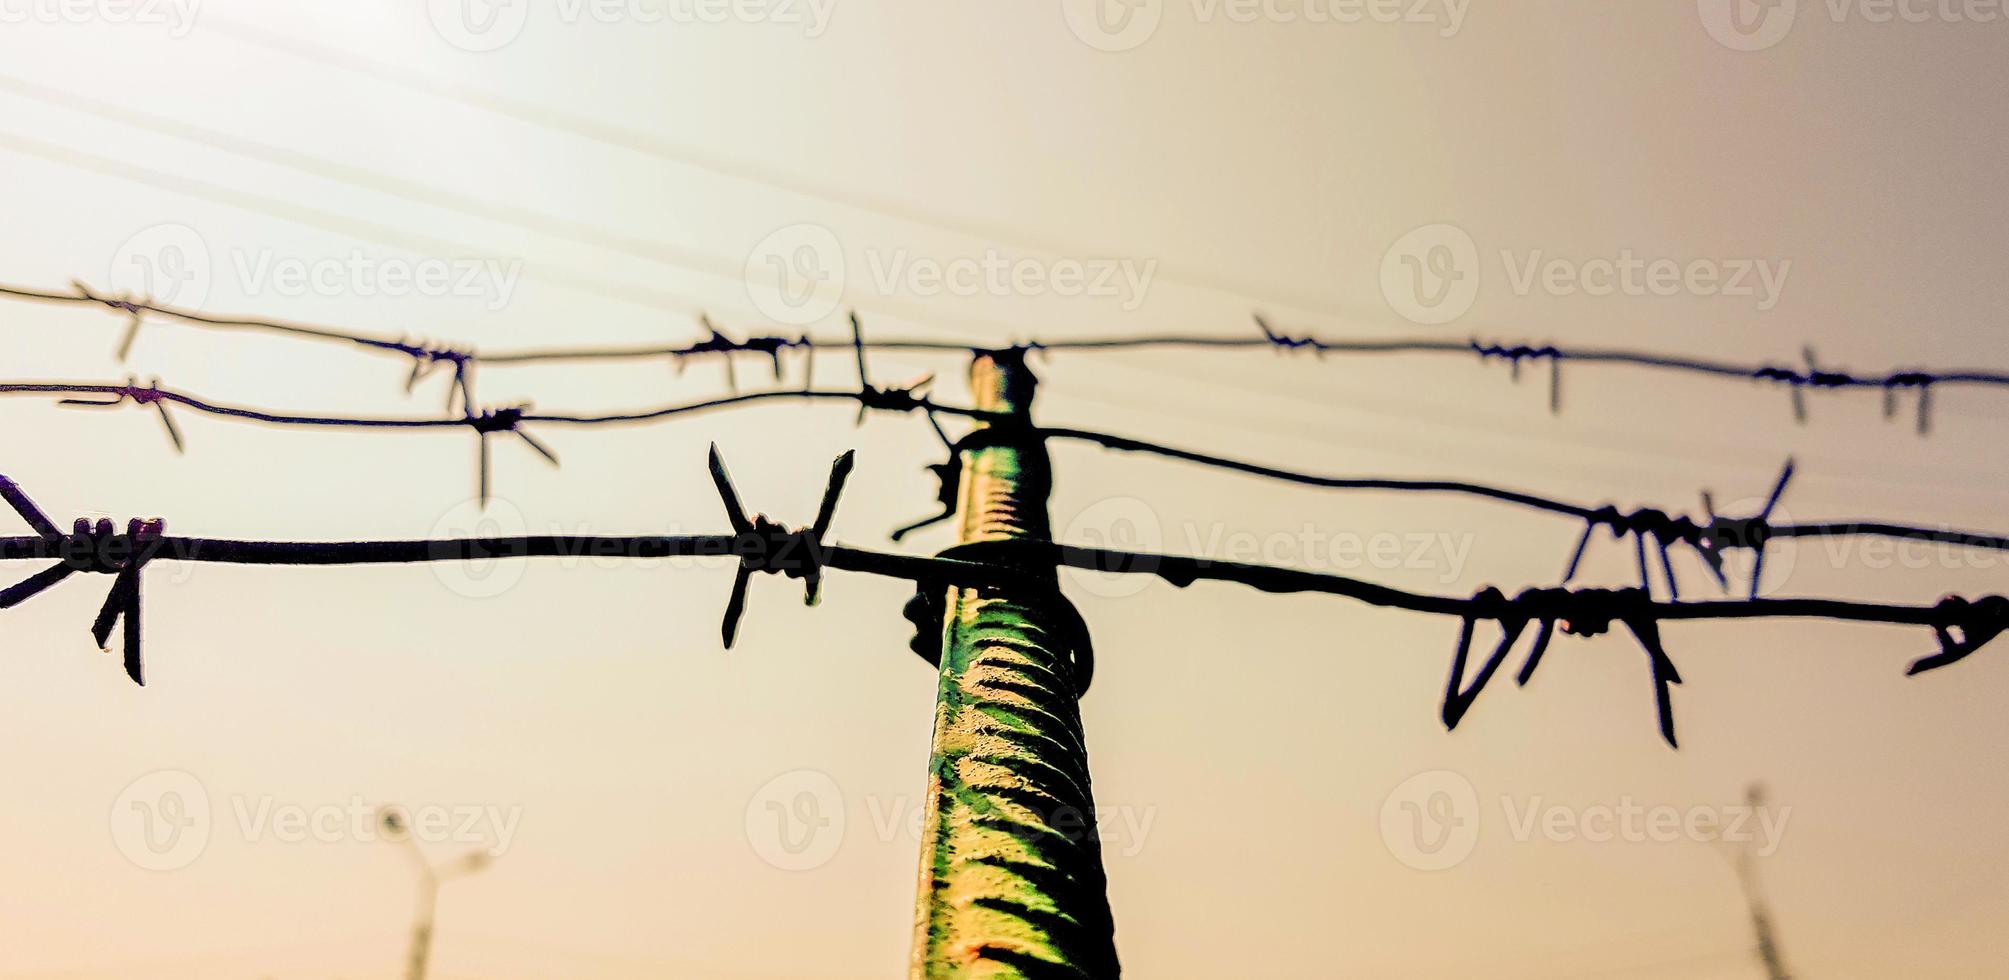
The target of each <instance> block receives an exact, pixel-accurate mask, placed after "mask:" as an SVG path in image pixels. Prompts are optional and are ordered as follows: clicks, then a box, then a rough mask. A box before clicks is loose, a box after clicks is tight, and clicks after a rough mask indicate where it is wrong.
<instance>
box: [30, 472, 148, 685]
mask: <svg viewBox="0 0 2009 980" xmlns="http://www.w3.org/2000/svg"><path fill="white" fill-rule="evenodd" d="M0 497H4V498H5V500H6V502H7V505H8V506H10V507H12V508H13V509H14V512H15V513H17V514H20V515H21V519H22V520H24V521H27V522H28V526H29V527H31V528H34V529H35V531H36V533H37V534H38V535H39V537H37V538H36V539H34V540H36V541H39V542H41V543H42V544H44V545H45V546H47V547H48V548H49V549H50V550H52V551H53V555H51V556H50V557H55V558H57V559H58V560H57V562H56V564H54V565H51V566H49V567H47V568H45V569H43V570H42V571H40V572H37V573H35V574H34V575H31V576H29V577H28V578H26V579H23V580H21V581H19V582H16V583H15V584H13V585H11V586H9V587H7V588H6V589H4V590H0V609H12V608H13V607H15V606H18V605H20V604H21V603H23V602H26V601H28V600H29V599H32V598H34V597H35V596H38V595H40V594H42V593H43V592H46V591H48V590H49V589H51V588H53V587H55V586H56V585H57V584H58V583H60V582H62V581H63V580H64V579H67V578H69V577H70V576H71V575H74V574H76V573H78V572H95V573H98V574H102V575H110V576H112V577H113V578H112V587H111V591H110V592H108V593H106V595H105V602H104V605H103V606H101V607H99V609H98V615H97V618H96V619H95V620H93V621H92V623H91V636H92V638H94V639H96V640H97V642H98V648H99V649H100V650H106V651H109V650H110V649H111V638H112V629H113V627H115V626H118V625H120V624H121V623H123V624H124V627H125V628H124V630H123V631H122V632H121V634H120V639H121V647H122V652H123V659H124V663H125V670H126V676H127V677H130V678H132V681H133V683H134V684H138V685H140V686H142V687H144V686H146V668H145V664H144V660H143V658H142V656H141V649H140V570H141V569H143V568H145V567H146V564H147V562H148V561H151V560H152V559H153V558H154V557H155V556H156V555H158V554H159V552H160V549H161V546H162V536H163V534H164V532H165V531H166V524H165V522H163V521H161V520H160V519H159V518H153V519H150V520H144V521H142V520H139V519H134V520H131V521H128V522H127V523H126V533H125V534H122V535H121V534H116V533H114V532H113V527H112V522H111V521H109V520H105V519H99V520H98V521H97V522H95V523H93V522H92V521H90V520H87V519H85V518H81V517H80V518H77V521H76V523H75V525H74V526H73V528H72V530H71V532H70V533H69V534H68V535H64V534H60V533H58V532H57V531H56V526H55V523H54V522H53V521H51V520H49V517H48V515H47V514H44V513H42V510H41V508H39V507H37V506H35V502H34V501H33V500H30V499H29V498H28V495H27V494H26V493H23V492H22V491H21V488H20V487H19V486H17V485H15V483H14V482H13V481H12V480H8V479H6V478H5V477H0Z"/></svg>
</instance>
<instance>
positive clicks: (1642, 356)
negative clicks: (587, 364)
mask: <svg viewBox="0 0 2009 980" xmlns="http://www.w3.org/2000/svg"><path fill="white" fill-rule="evenodd" d="M0 297H10V298H14V299H21V300H31V301H39V302H54V303H71V304H93V305H99V306H104V307H106V308H108V309H112V310H114V311H118V312H121V313H124V314H125V315H127V316H128V317H129V318H131V320H132V321H133V324H134V325H133V326H132V327H129V329H128V334H127V336H126V339H125V341H124V342H123V343H122V345H121V347H122V349H123V348H125V347H129V346H130V343H131V332H132V330H135V329H137V322H138V318H139V317H141V316H142V315H144V314H155V315H159V316H163V317H167V318H170V319H174V320H180V321H182V322H185V323H190V324H196V325H201V326H207V327H215V328H224V329H245V330H259V331H265V332H270V333H275V334H279V335H283V336H290V337H295V338H302V339H313V340H322V341H339V342H343V343H347V344H351V345H354V346H357V347H363V348H367V349H371V350H377V351H382V352H385V353H389V354H395V355H400V356H403V357H407V358H411V359H413V360H415V361H418V362H420V364H421V365H423V364H425V363H431V362H437V361H448V362H451V363H453V364H454V365H455V366H456V368H457V369H461V370H462V373H457V374H456V378H457V380H459V381H462V382H464V380H465V379H464V368H465V367H466V366H468V365H473V364H480V363H485V364H535V363H553V362H562V361H589V360H608V361H625V360H663V359H672V360H675V361H677V362H679V363H681V362H682V361H683V360H684V359H686V358H692V357H704V356H721V357H726V358H728V359H729V358H731V357H733V356H735V355H739V354H754V355H758V356H765V357H768V358H770V359H772V360H773V361H774V364H775V368H776V372H777V374H779V371H780V356H781V352H782V351H784V350H790V349H804V350H808V351H810V352H812V353H813V352H815V351H821V350H843V349H856V348H857V346H858V345H859V343H860V341H859V340H858V339H857V338H855V337H854V338H852V339H849V340H847V339H836V338H817V337H812V336H810V335H809V334H807V333H796V334H794V335H783V334H763V335H754V336H748V337H745V338H743V339H738V340H734V339H732V338H730V337H727V336H725V335H724V334H723V333H722V332H721V331H719V330H718V329H717V328H716V327H714V326H712V324H711V320H710V317H709V316H708V315H706V314H703V313H702V312H700V313H699V321H700V323H701V324H702V325H704V327H705V328H706V329H707V331H708V332H709V336H707V337H705V338H704V339H701V340H697V341H691V342H686V343H683V344H670V345H662V344H656V345H633V346H605V347H593V346H582V347H563V348H526V349H521V350H515V351H505V352H500V353H497V352H481V351H477V350H475V349H473V348H472V347H468V346H457V345H436V344H425V343H421V342H416V341H413V340H411V339H409V338H394V337H386V336H381V335H372V334H369V333H366V332H359V331H353V330H345V329H341V328H336V327H327V326H317V325H312V324H305V323H296V322H290V321H284V320H269V319H259V318H250V317H227V316H217V315H212V314H205V313H202V312H199V311H194V310H186V309H179V308H176V307H173V306H170V305H166V304H160V303H154V302H151V301H149V300H146V299H143V298H133V297H130V296H109V295H104V294H101V293H98V292H96V291H93V290H92V289H91V288H90V287H88V286H86V285H84V284H82V283H76V284H74V285H73V292H69V293H58V292H53V291H49V290H39V289H30V288H26V287H19V286H0ZM851 319H853V320H854V321H855V320H856V319H857V314H856V313H855V312H853V313H852V314H851ZM1255 322H1256V326H1257V328H1258V332H1257V333H1255V334H1254V335H1245V336H1234V335H1204V334H1175V333H1166V334H1149V335H1133V336H1087V337H1078V338H1072V339H1068V340H1051V341H1041V340H1031V341H1024V342H1017V343H1013V344H1009V345H1006V347H1007V348H1010V347H1017V348H1022V349H1024V350H1027V351H1037V352H1062V351H1073V352H1095V351H1138V350H1152V349H1165V350H1178V349H1187V350H1220V349H1262V348H1268V349H1274V350H1278V351H1285V352H1296V351H1309V352H1310V353H1312V354H1314V355H1316V356H1323V355H1326V354H1354V355H1374V354H1390V355H1394V354H1412V355H1460V356H1475V357H1477V358H1478V359H1479V360H1481V361H1483V362H1497V361H1504V362H1506V363H1507V364H1508V365H1509V368H1510V370H1511V371H1512V372H1513V373H1514V375H1515V377H1516V378H1518V377H1519V376H1520V373H1521V370H1522V367H1523V365H1524V364H1526V363H1547V364H1548V365H1549V367H1550V406H1551V409H1552V410H1555V411H1560V410H1561V407H1562V383H1561V370H1562V365H1563V364H1564V363H1566V362H1571V361H1575V362H1580V363H1586V364H1604V365H1625V366H1631V367H1640V368H1649V369H1656V370H1664V371H1674V372H1680V373H1686V374H1691V375H1697V376H1701V377H1708V378H1718V379H1739V380H1746V381H1754V382H1760V383H1765V384H1771V385H1775V386H1782V387H1784V388H1786V389H1787V390H1788V391H1789V392H1790V393H1791V394H1792V396H1793V405H1794V414H1795V417H1796V418H1797V419H1799V420H1800V421H1802V422H1804V421H1805V420H1806V418H1807V407H1806V401H1805V393H1806V392H1807V391H1808V390H1815V391H1839V390H1850V389H1853V390H1875V391H1879V392H1882V393H1883V395H1884V411H1885V414H1886V416H1887V417H1895V415H1896V413H1897V410H1898V401H1897V397H1898V395H1899V394H1900V393H1903V392H1911V393H1915V394H1916V395H1917V396H1918V405H1917V418H1918V431H1919V432H1920V434H1928V433H1929V432H1930V431H1931V412H1932V405H1933V401H1932V398H1931V392H1932V391H1933V389H1935V388H1939V387H1945V386H1971V387H1987V388H2009V372H2001V371H1989V370H1980V369H1971V368H1957V369H1922V368H1910V369H1891V370H1884V371H1877V372H1871V373H1867V374H1857V373H1853V372H1849V371H1844V370H1838V369H1835V368H1832V367H1829V366H1825V365H1823V364H1822V363H1821V361H1820V359H1819V357H1818V355H1816V354H1815V353H1814V352H1813V351H1812V350H1811V349H1806V350H1803V351H1802V358H1803V361H1804V364H1803V365H1802V366H1797V367H1796V366H1787V365H1782V364H1779V363H1776V362H1735V361H1730V360H1724V359H1717V358H1707V357H1697V356H1688V355H1676V354H1665V353H1657V352H1652V351H1644V350H1631V349H1624V348H1608V347H1571V346H1559V345H1554V344H1544V345H1539V346H1537V345H1528V344H1502V343H1496V342H1491V341H1483V340H1479V339H1476V338H1474V339H1468V340H1448V339H1442V338H1434V339H1433V338H1394V339H1386V340H1366V339H1333V338H1321V337H1318V336H1315V335H1310V334H1307V335H1302V336H1292V335H1289V334H1285V333H1281V332H1279V331H1277V330H1276V329H1274V328H1273V327H1272V326H1271V325H1270V324H1269V322H1268V321H1267V320H1266V319H1264V318H1263V317H1261V316H1260V315H1258V316H1257V317H1256V318H1255ZM854 329H855V323H854ZM862 343H863V347H864V348H866V349H871V350H883V351H907V352H932V353H964V354H976V353H984V352H986V351H989V350H995V349H1004V348H995V347H986V346H984V345H982V344H972V343H962V342H956V341H945V340H940V339H934V338H919V337H902V338H896V339H879V340H869V341H863V342H862ZM417 369H418V368H417V367H415V369H414V370H415V371H416V370H417Z"/></svg>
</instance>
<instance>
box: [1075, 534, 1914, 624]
mask: <svg viewBox="0 0 2009 980" xmlns="http://www.w3.org/2000/svg"><path fill="white" fill-rule="evenodd" d="M1039 544H1044V543H1039ZM1035 546H1037V545H1035ZM1047 547H1048V548H1050V549H1051V550H1053V551H1055V552H1057V554H1056V555H1055V556H1054V557H1053V560H1054V561H1055V563H1056V564H1059V565H1064V566H1066V567H1068V568H1074V569H1079V570H1082V571H1094V572H1104V573H1111V574H1127V575H1140V574H1141V575H1153V576H1156V577H1158V578H1162V579H1164V580H1166V581H1167V582H1169V583H1171V584H1172V585H1174V586H1178V587H1180V588H1184V587H1186V586H1187V585H1190V584H1192V583H1194V582H1201V581H1207V582H1225V583H1232V584H1235V585H1242V586H1247V587H1248V588H1251V589H1255V590H1256V591H1259V592H1266V593H1271V594H1275V595H1291V594H1318V595H1331V596H1339V597H1342V598H1347V599H1354V600H1357V601H1359V602H1362V603H1365V604H1367V605H1370V606H1379V607H1382V608H1387V609H1399V610H1403V611H1406V612H1414V613H1423V614H1426V615H1433V616H1452V617H1460V618H1466V617H1470V618H1477V619H1486V620H1499V619H1501V618H1511V617H1512V616H1513V615H1514V614H1515V604H1516V600H1515V599H1513V598H1509V597H1503V598H1499V599H1492V598H1484V597H1472V596H1458V595H1442V594H1431V593H1421V592H1410V591H1407V590H1404V589H1398V588H1395V587H1392V586H1386V585H1379V584H1376V583H1373V582H1368V581H1365V580H1362V579H1357V578H1353V577H1350V576H1345V575H1336V574H1333V573H1330V572H1315V571H1310V570H1306V569H1295V568H1284V567H1280V566H1276V565H1257V564H1251V563H1247V562H1233V561H1221V560H1217V559H1212V558H1197V557H1189V556H1182V555H1167V554H1154V553H1149V552H1136V551H1119V550H1114V549H1109V548H1085V547H1077V546H1073V545H1067V544H1051V545H1047ZM1634 592H1635V590H1606V589H1530V590H1527V591H1526V592H1524V593H1523V596H1526V597H1529V598H1526V599H1523V600H1522V601H1523V602H1533V601H1540V599H1539V598H1535V597H1547V598H1550V599H1553V601H1555V602H1556V603H1559V604H1560V603H1567V602H1570V601H1577V600H1583V601H1586V602H1587V608H1588V605H1590V604H1595V603H1596V602H1597V601H1598V600H1609V601H1618V600H1621V599H1630V598H1633V597H1634ZM1483 595H1484V594H1483V593H1482V596H1483ZM1554 608H1557V609H1560V608H1561V606H1560V605H1557V606H1555V607H1554ZM1634 608H1636V610H1637V612H1638V613H1639V614H1640V615H1643V616H1645V617H1646V618H1650V619H1657V620H1690V621H1693V620H1747V619H1830V620H1839V621H1845V622H1856V623H1883V624H1887V625H1893V626H1939V625H1947V624H1949V623H1950V622H1952V620H1951V619H1950V618H1949V616H1948V614H1947V613H1946V612H1945V611H1944V610H1943V609H1942V608H1941V606H1940V605H1919V604H1907V603H1881V602H1860V601H1856V600H1850V599H1820V598H1783V599H1770V598H1759V599H1713V600H1709V599H1705V600H1694V601H1663V600H1653V601H1642V602H1640V603H1639V604H1638V605H1637V606H1636V607H1634ZM1614 618H1616V617H1614Z"/></svg>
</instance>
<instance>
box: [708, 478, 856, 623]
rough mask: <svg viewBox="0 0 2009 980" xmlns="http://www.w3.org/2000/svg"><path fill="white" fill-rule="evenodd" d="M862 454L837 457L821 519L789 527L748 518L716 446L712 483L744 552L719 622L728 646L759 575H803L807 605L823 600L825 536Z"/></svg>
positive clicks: (764, 518) (737, 546) (763, 518)
mask: <svg viewBox="0 0 2009 980" xmlns="http://www.w3.org/2000/svg"><path fill="white" fill-rule="evenodd" d="M856 458H857V452H856V451H855V450H853V451H849V452H846V453H845V454H844V455H842V456H839V457H837V461H836V462H834V463H832V464H831V465H830V479H829V481H828V482H827V483H826V484H825V485H824V488H823V503H822V504H821V505H820V506H819V507H818V508H817V511H816V521H815V522H814V523H812V524H810V525H809V526H808V527H802V528H796V529H795V530H789V529H788V528H786V527H783V526H782V525H780V524H777V523H775V522H774V521H772V520H769V519H768V517H767V515H766V514H756V515H754V516H753V517H752V518H751V519H748V517H747V516H746V508H745V507H743V506H741V504H740V502H739V492H738V491H737V490H734V489H733V485H732V477H731V476H729V475H727V473H726V469H725V460H723V459H721V458H720V457H719V451H718V444H717V443H713V444H712V447H711V456H710V459H709V464H710V467H711V475H712V484H713V485H714V486H716V487H717V488H718V493H719V499H720V500H721V501H723V502H724V503H725V511H726V519H727V520H728V521H729V522H730V523H731V524H732V530H733V553H734V554H736V555H738V556H739V569H738V570H737V571H736V572H734V573H733V580H732V598H730V599H729V600H727V602H726V607H725V619H724V621H723V622H721V623H720V626H719V633H720V636H721V637H723V638H724V640H725V647H726V649H728V650H730V649H732V644H733V640H734V639H735V638H737V637H738V635H739V621H740V617H741V616H742V615H743V614H744V613H745V612H746V590H747V584H748V582H749V581H750V580H751V579H752V578H753V573H755V572H767V573H770V574H775V573H779V574H785V575H787V576H788V577H790V578H799V579H801V580H802V604H803V605H805V606H814V605H816V604H817V603H818V602H820V601H821V600H822V594H823V565H824V563H825V562H826V561H827V560H828V555H829V548H828V547H827V546H826V545H825V544H824V543H823V538H824V536H825V535H826V534H827V533H828V532H829V530H830V519H831V517H833V516H835V515H836V513H837V497H838V495H839V494H841V493H843V492H844V481H845V479H847V478H848V477H850V475H851V466H852V463H853V462H854V461H855V459H856Z"/></svg>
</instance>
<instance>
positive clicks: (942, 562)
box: [0, 534, 1959, 626]
mask: <svg viewBox="0 0 2009 980" xmlns="http://www.w3.org/2000/svg"><path fill="white" fill-rule="evenodd" d="M115 537H116V536H115ZM76 547H77V545H76V544H75V543H74V542H73V541H72V540H71V539H69V538H65V537H61V536H58V537H46V536H33V535H20V536H13V537H0V561H20V560H28V559H51V558H54V559H60V558H63V557H65V556H66V555H67V554H70V553H72V552H73V551H74V550H75V548H76ZM741 548H742V542H741V539H740V538H739V537H738V536H737V535H734V534H687V535H526V536H511V537H467V538H431V539H418V538H414V539H393V540H379V541H263V540H245V539H237V538H212V537H189V536H176V535H162V536H160V537H158V538H156V539H154V544H153V551H152V552H151V553H150V554H149V555H148V556H147V561H148V562H156V561H175V562H191V563H208V564H225V565H262V566H342V565H412V564H427V563H436V562H454V561H476V560H498V561H499V560H517V559H536V558H580V557H603V558H604V557H618V558H624V559H635V560H649V559H661V558H679V557H683V558H735V557H741V556H742V554H743V552H742V550H741ZM815 551H820V554H816V553H815V552H812V551H805V553H804V558H803V561H804V562H805V563H807V564H814V565H817V566H820V567H825V568H832V569H836V570H838V571H848V572H855V573H860V574H868V575H877V576H881V577H888V578H899V579H905V580H907V581H912V582H916V583H926V584H930V585H934V584H947V585H960V586H968V587H986V586H1000V585H1017V584H1024V583H1029V582H1035V581H1037V579H1035V578H1033V577H1031V576H1028V575H1027V574H1026V573H1025V568H1026V567H1028V563H1029V562H1036V563H1038V564H1048V563H1050V564H1052V565H1054V566H1056V567H1067V568H1074V569H1078V570H1082V571H1094V572H1102V573H1109V574H1121V575H1150V576H1154V577H1157V578H1161V579H1164V580H1166V581H1167V582H1170V583H1172V584H1173V585H1176V586H1179V587H1181V588H1184V587H1186V586H1189V585H1191V584H1193V583H1195V582H1201V581H1208V582H1222V583H1230V584H1235V585H1242V586H1246V587H1248V588H1252V589H1255V590H1257V591H1259V592H1265V593H1270V594H1277V595H1288V594H1297V593H1308V594H1319V595H1330V596H1337V597H1341V598H1347V599H1354V600H1357V601H1359V602H1362V603H1365V604H1367V605H1372V606H1379V607H1383V608H1390V609H1399V610H1403V611H1407V612H1415V613H1424V614H1428V615H1435V616H1451V617H1470V618H1479V619H1489V620H1497V619H1501V618H1503V617H1511V616H1512V615H1514V613H1515V608H1516V602H1517V600H1514V599H1495V598H1487V597H1485V595H1484V594H1481V595H1480V596H1459V595H1446V594H1432V593H1422V592H1412V591H1408V590H1404V589H1400V588H1396V587H1393V586H1387V585H1381V584H1378V583H1374V582H1370V581H1367V580H1364V579H1359V578H1354V577H1351V576H1346V575H1338V574H1334V573H1331V572H1317V571H1311V570H1307V569H1295V568H1287V567H1282V566H1276V565H1259V564H1252V563H1247V562H1235V561H1223V560H1218V559H1212V558H1202V557H1192V556H1185V555H1174V554H1159V553H1152V552H1139V551H1122V550H1116V549H1109V548H1092V547H1081V546H1076V545H1069V544H1065V543H1060V542H1050V541H1028V542H1023V543H1021V544H1015V545H1014V547H1013V552H1014V554H1013V558H1014V559H1015V560H1014V561H1013V562H1011V563H1008V564H1007V563H992V562H982V561H971V560H966V559H955V558H940V557H933V556H927V555H907V554H898V553H894V552H885V551H876V550H872V549H867V548H857V547H852V546H848V545H842V544H829V545H820V546H818V548H817V549H815ZM777 567H783V566H777ZM1630 592H1631V590H1619V591H1611V590H1603V589H1554V590H1543V589H1533V590H1529V592H1528V593H1524V597H1525V596H1528V595H1542V596H1546V597H1548V598H1550V599H1552V600H1554V601H1555V602H1557V603H1568V602H1573V601H1574V602H1583V603H1588V604H1593V605H1594V604H1595V603H1597V602H1599V601H1616V599H1619V598H1624V597H1626V596H1628V595H1629V594H1630ZM1518 601H1522V602H1526V601H1532V600H1529V599H1526V598H1524V599H1522V600H1518ZM1555 608H1557V609H1560V608H1561V607H1560V606H1557V607H1555ZM1636 611H1637V612H1638V613H1639V614H1641V615H1644V616H1647V617H1649V618H1652V619H1658V620H1745V619H1780V618H1787V619H1831V620H1840V621H1848V622H1860V623H1884V624H1890V625H1900V626H1938V625H1959V623H1958V621H1957V619H1953V618H1949V616H1948V615H1947V614H1946V613H1945V612H1944V611H1943V610H1942V608H1941V607H1940V606H1934V605H1916V604H1903V603H1878V602H1862V601H1857V600H1846V599H1821V598H1785V599H1770V598H1760V599H1721V600H1701V601H1687V602H1668V601H1651V602H1644V603H1641V604H1639V605H1638V606H1637V607H1636Z"/></svg>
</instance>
